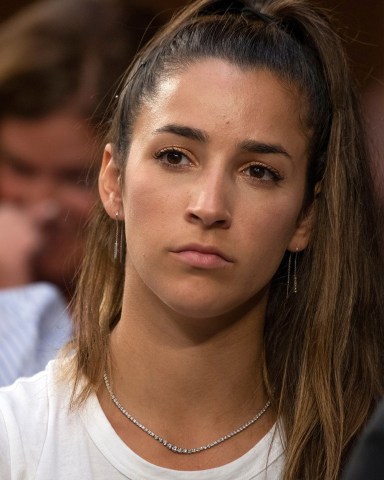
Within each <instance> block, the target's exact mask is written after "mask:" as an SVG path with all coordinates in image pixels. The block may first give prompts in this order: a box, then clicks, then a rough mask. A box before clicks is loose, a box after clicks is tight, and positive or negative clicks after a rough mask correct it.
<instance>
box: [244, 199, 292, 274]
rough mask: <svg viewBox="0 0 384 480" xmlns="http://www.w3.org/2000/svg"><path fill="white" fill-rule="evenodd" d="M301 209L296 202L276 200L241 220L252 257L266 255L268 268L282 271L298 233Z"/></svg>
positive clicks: (265, 261) (260, 206)
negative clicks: (282, 264)
mask: <svg viewBox="0 0 384 480" xmlns="http://www.w3.org/2000/svg"><path fill="white" fill-rule="evenodd" d="M300 205H301V204H300V202H299V201H297V200H296V199H291V200H290V201H289V199H288V198H284V199H272V200H271V201H268V202H265V203H263V205H259V206H258V207H257V210H256V211H254V212H250V213H249V214H248V215H247V219H246V218H242V219H241V220H240V221H241V223H242V225H243V226H244V227H243V228H242V230H243V238H247V244H248V245H247V249H248V251H250V252H251V256H257V257H259V255H260V252H262V256H263V257H264V263H265V265H266V266H267V265H270V266H271V268H272V269H277V268H278V266H279V264H280V261H281V259H282V257H283V255H284V253H285V251H286V249H287V248H288V244H289V242H290V240H291V238H292V236H293V234H294V232H295V230H296V226H297V219H298V216H299V212H300ZM244 228H245V229H246V231H247V232H244Z"/></svg>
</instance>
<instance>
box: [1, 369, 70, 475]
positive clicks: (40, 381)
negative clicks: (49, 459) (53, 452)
mask: <svg viewBox="0 0 384 480" xmlns="http://www.w3.org/2000/svg"><path fill="white" fill-rule="evenodd" d="M58 368H59V363H58V361H53V362H50V363H49V364H48V366H47V368H46V370H45V371H43V372H40V373H38V374H36V375H34V376H33V377H30V378H21V379H19V380H17V381H16V382H15V383H14V384H13V385H10V386H8V387H3V388H1V389H0V457H1V458H2V459H4V462H3V461H2V463H1V465H0V477H1V478H7V475H6V474H5V473H4V469H6V468H10V465H12V468H13V471H12V474H13V475H14V474H15V473H17V472H15V471H14V468H16V469H17V468H22V466H23V465H24V466H25V465H28V468H29V470H30V471H33V470H34V469H35V468H37V464H38V461H39V458H40V455H41V452H42V449H43V446H44V443H45V439H46V436H47V431H48V422H49V418H50V417H52V416H55V411H58V410H61V409H63V408H68V406H67V404H68V398H69V396H68V395H69V390H68V389H67V387H65V386H64V385H62V384H59V383H58V380H57V374H56V373H57V369H58ZM64 405H66V406H65V407H64ZM16 478H18V477H17V475H16Z"/></svg>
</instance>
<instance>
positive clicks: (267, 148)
mask: <svg viewBox="0 0 384 480" xmlns="http://www.w3.org/2000/svg"><path fill="white" fill-rule="evenodd" d="M153 133H155V134H158V133H173V134H175V135H180V136H182V137H185V138H189V139H191V140H197V141H199V142H207V141H208V140H209V135H208V134H207V133H206V132H204V131H203V130H200V129H198V128H192V127H187V126H185V125H178V124H175V123H170V124H168V125H164V126H163V127H160V128H157V129H156V130H155V131H154V132H153ZM238 147H239V149H240V150H242V151H244V152H249V153H260V154H275V155H284V156H285V157H287V158H289V159H292V157H291V155H290V154H289V153H288V152H287V151H286V150H285V148H283V147H282V146H281V145H279V144H271V143H265V142H259V141H257V140H244V141H243V142H240V143H239V145H238Z"/></svg>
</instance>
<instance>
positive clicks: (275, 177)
mask: <svg viewBox="0 0 384 480" xmlns="http://www.w3.org/2000/svg"><path fill="white" fill-rule="evenodd" d="M167 154H175V155H179V156H181V157H184V158H185V159H187V160H188V165H186V164H179V163H176V164H172V163H167V159H166V155H167ZM153 158H155V159H156V160H158V161H159V162H160V163H161V164H162V165H164V166H165V167H167V168H185V167H187V166H189V165H191V163H192V162H191V161H190V160H189V157H188V155H186V154H185V153H184V151H183V150H181V149H180V148H176V147H166V148H162V149H161V150H159V151H158V152H156V153H154V154H153ZM253 167H259V168H260V169H261V170H263V171H264V173H268V174H270V175H271V179H268V180H263V179H261V178H257V177H256V176H252V175H245V176H248V177H249V178H250V179H251V180H252V181H256V182H265V183H268V182H270V181H272V182H274V183H279V182H280V181H281V180H284V177H283V176H282V175H281V174H280V172H279V171H278V170H275V169H274V168H272V167H269V166H268V167H267V166H266V165H264V164H262V163H253V164H251V165H248V166H247V167H245V168H243V169H242V172H243V173H244V172H246V171H247V170H249V169H251V168H253Z"/></svg>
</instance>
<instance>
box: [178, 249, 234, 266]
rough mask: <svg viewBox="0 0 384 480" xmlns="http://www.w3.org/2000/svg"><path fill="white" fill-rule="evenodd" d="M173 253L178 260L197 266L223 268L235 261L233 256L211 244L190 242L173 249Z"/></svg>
mask: <svg viewBox="0 0 384 480" xmlns="http://www.w3.org/2000/svg"><path fill="white" fill-rule="evenodd" d="M171 253H172V254H173V255H174V256H175V257H176V258H177V259H178V260H180V261H182V262H183V263H185V264H187V265H189V266H191V267H195V268H202V269H215V268H223V267H227V266H228V265H229V264H231V263H233V259H232V257H230V256H229V255H227V254H226V253H224V252H222V251H221V250H219V249H218V248H216V247H213V246H209V245H200V244H188V245H184V246H182V247H180V248H177V249H175V250H172V252H171Z"/></svg>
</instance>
